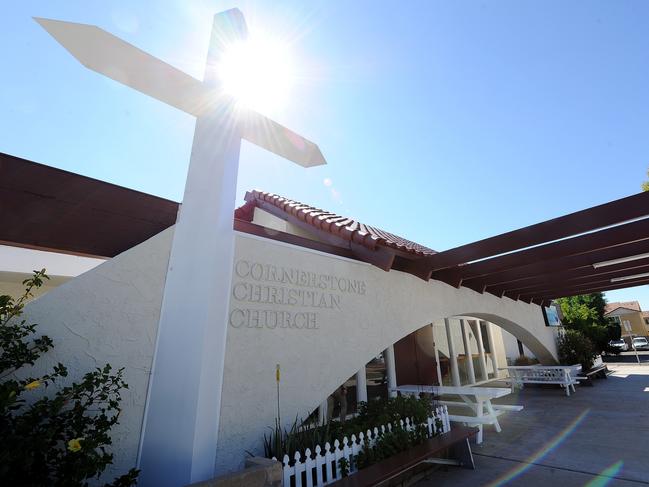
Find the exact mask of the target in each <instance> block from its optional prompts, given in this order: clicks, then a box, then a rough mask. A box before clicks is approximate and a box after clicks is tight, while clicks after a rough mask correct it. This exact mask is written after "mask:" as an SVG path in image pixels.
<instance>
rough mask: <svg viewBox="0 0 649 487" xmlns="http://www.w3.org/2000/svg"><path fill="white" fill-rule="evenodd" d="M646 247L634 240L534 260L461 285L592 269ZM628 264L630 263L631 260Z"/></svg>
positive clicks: (498, 283)
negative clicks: (557, 257)
mask: <svg viewBox="0 0 649 487" xmlns="http://www.w3.org/2000/svg"><path fill="white" fill-rule="evenodd" d="M648 247H649V246H648V245H647V242H646V241H644V240H641V241H636V242H632V243H629V244H624V245H617V246H615V247H609V248H606V249H601V250H597V251H594V252H590V253H586V254H578V255H570V256H567V257H562V258H559V259H553V260H545V261H540V262H535V263H533V264H530V265H527V266H521V267H514V268H511V269H505V270H503V271H501V272H495V273H493V274H489V275H488V276H481V277H474V278H467V279H464V282H463V285H465V286H475V287H481V286H487V289H488V290H492V289H494V286H498V285H504V284H507V283H513V282H518V281H524V280H528V279H535V278H537V277H538V276H543V275H547V274H552V273H558V272H570V271H571V270H575V269H583V268H584V267H588V268H591V269H592V266H593V264H596V263H598V262H605V261H608V260H614V259H620V258H623V257H630V256H633V255H638V254H643V253H646V252H647V249H648ZM628 264H629V265H630V264H632V262H629V263H628Z"/></svg>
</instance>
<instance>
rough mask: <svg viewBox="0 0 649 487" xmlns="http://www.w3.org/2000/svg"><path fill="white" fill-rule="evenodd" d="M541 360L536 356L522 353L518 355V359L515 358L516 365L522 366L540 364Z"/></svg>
mask: <svg viewBox="0 0 649 487" xmlns="http://www.w3.org/2000/svg"><path fill="white" fill-rule="evenodd" d="M538 363H539V361H538V360H536V359H535V358H531V357H528V356H527V355H520V356H518V357H516V360H514V366H516V367H521V366H523V367H524V366H528V365H534V364H538Z"/></svg>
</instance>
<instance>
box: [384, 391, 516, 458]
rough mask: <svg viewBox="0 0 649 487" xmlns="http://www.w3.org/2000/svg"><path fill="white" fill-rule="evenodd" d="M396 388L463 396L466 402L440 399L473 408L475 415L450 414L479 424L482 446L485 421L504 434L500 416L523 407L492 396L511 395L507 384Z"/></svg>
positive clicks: (478, 438)
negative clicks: (504, 403)
mask: <svg viewBox="0 0 649 487" xmlns="http://www.w3.org/2000/svg"><path fill="white" fill-rule="evenodd" d="M393 390H395V391H397V392H399V393H401V394H409V395H418V394H420V393H422V392H423V393H427V394H433V395H438V396H444V395H457V396H460V399H461V400H462V401H449V400H438V401H437V402H439V403H440V404H445V405H447V406H460V407H464V408H468V409H470V410H471V412H472V413H473V414H467V415H460V414H449V416H448V418H449V420H451V421H453V422H456V423H463V424H465V425H467V426H477V427H478V434H477V435H476V444H478V445H479V444H481V443H482V437H483V426H484V425H485V424H493V425H494V427H495V429H496V431H497V432H498V433H500V432H501V431H502V429H501V427H500V423H499V422H498V416H500V415H501V414H503V413H505V412H507V411H521V410H522V409H523V406H518V405H501V404H492V403H491V400H492V399H497V398H499V397H504V396H507V395H509V394H511V392H512V391H511V389H509V388H506V387H479V386H426V385H403V386H397V387H396V388H395V389H393Z"/></svg>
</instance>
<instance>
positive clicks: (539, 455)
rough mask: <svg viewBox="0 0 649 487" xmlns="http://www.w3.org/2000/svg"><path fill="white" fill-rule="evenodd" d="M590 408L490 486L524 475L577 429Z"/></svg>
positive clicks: (496, 485)
mask: <svg viewBox="0 0 649 487" xmlns="http://www.w3.org/2000/svg"><path fill="white" fill-rule="evenodd" d="M589 412H590V409H586V410H585V411H584V412H583V413H581V414H580V415H579V416H577V417H576V418H575V419H574V420H573V421H571V422H570V424H568V426H566V427H565V428H564V429H563V431H561V433H559V434H557V435H555V437H554V438H552V440H551V441H550V442H549V443H548V444H547V445H546V446H545V447H544V448H541V449H540V450H539V451H537V452H536V453H535V454H534V455H532V456H530V457H529V458H528V459H526V460H524V461H523V462H522V464H521V466H519V467H516V468H515V469H513V470H510V471H509V472H507V473H506V474H504V475H502V476H500V477H499V478H497V479H495V480H493V481H492V482H490V483H489V484H487V485H488V487H500V486H502V485H505V484H507V483H508V482H511V481H512V480H514V479H515V478H516V477H518V476H520V475H522V474H523V473H525V472H526V471H527V470H529V469H530V468H531V467H532V466H533V465H534V464H536V463H538V462H539V461H540V460H542V459H543V457H545V456H546V455H547V454H548V453H550V452H551V451H552V450H554V449H555V448H557V447H558V446H559V445H560V444H561V443H562V442H563V441H564V440H565V439H566V438H568V436H570V434H571V433H572V432H573V431H575V429H577V426H579V424H580V423H581V422H582V421H583V420H584V419H585V418H586V416H587V415H588V413H589Z"/></svg>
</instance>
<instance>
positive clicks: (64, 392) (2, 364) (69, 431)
mask: <svg viewBox="0 0 649 487" xmlns="http://www.w3.org/2000/svg"><path fill="white" fill-rule="evenodd" d="M45 279H48V277H47V275H46V274H45V270H44V269H43V270H42V271H38V272H35V273H34V275H33V277H32V278H31V279H27V280H26V281H24V282H23V284H24V285H25V286H26V289H25V293H24V294H23V295H22V296H21V297H20V298H18V299H14V298H12V297H11V296H0V479H2V481H3V485H11V486H30V487H40V486H43V487H45V486H55V487H64V486H65V487H75V486H86V485H88V484H87V482H86V480H88V479H91V478H97V477H99V476H100V475H101V473H102V472H103V471H104V470H105V469H106V467H107V466H108V465H109V464H111V463H112V459H113V455H112V454H111V453H109V452H107V451H106V447H107V446H109V445H110V444H111V438H110V434H109V433H110V429H111V427H112V426H113V425H115V424H117V420H118V418H119V412H120V407H119V403H120V400H121V396H120V391H121V390H122V389H125V388H127V387H128V386H127V385H126V383H125V382H124V380H123V378H122V377H123V370H122V369H119V370H118V371H117V372H113V370H112V368H111V366H110V365H105V366H104V367H102V368H98V369H95V370H94V371H92V372H89V373H87V374H86V375H85V376H84V377H83V379H82V380H81V382H79V383H72V384H70V385H67V386H65V387H63V386H62V384H61V385H60V386H59V387H58V388H57V390H56V391H55V392H54V394H53V395H52V397H48V396H47V395H46V391H45V390H44V389H46V388H47V387H48V386H50V385H52V384H54V383H60V382H63V380H64V378H65V377H66V376H67V375H68V371H67V369H66V368H65V366H64V365H63V364H61V363H59V364H57V365H56V366H55V367H54V368H53V370H52V372H50V373H49V374H46V375H44V376H41V377H27V378H25V379H20V378H19V376H20V377H22V376H24V375H25V374H24V373H23V374H17V372H18V371H20V369H22V368H23V367H26V366H32V365H34V363H35V362H36V361H37V360H38V358H39V357H40V356H41V355H42V354H43V353H45V352H47V351H48V350H50V349H51V348H52V347H53V342H52V340H51V339H50V338H49V337H47V336H40V337H35V336H34V335H35V333H36V326H37V325H36V324H27V323H26V321H25V320H20V319H19V318H20V315H21V314H22V312H23V309H24V306H25V303H26V301H27V300H28V299H29V298H30V297H31V296H33V291H34V290H35V289H37V288H39V287H40V286H41V285H42V284H43V282H44V280H45ZM137 475H138V472H137V470H135V469H132V470H130V471H129V472H128V473H127V474H125V475H123V476H121V477H119V478H117V479H115V480H114V481H113V483H111V484H107V485H111V486H116V487H117V486H119V487H126V486H130V485H134V484H135V482H136V479H137Z"/></svg>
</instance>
